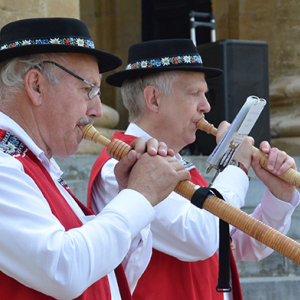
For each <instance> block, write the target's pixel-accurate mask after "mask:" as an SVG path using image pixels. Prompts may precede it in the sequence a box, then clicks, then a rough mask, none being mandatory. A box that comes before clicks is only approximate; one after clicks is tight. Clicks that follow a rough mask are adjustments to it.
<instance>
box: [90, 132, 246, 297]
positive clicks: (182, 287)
mask: <svg viewBox="0 0 300 300" xmlns="http://www.w3.org/2000/svg"><path fill="white" fill-rule="evenodd" d="M115 138H117V139H120V140H122V141H124V142H126V143H128V144H130V143H131V142H132V141H133V140H134V139H136V137H134V136H131V135H125V134H124V133H123V132H116V133H115V135H114V136H113V137H112V140H113V139H115ZM108 159H110V156H109V155H108V154H107V153H106V148H105V149H104V150H103V151H102V153H101V154H100V155H99V157H98V158H97V160H96V162H95V164H94V166H93V168H92V171H91V177H90V180H89V187H88V207H89V208H91V190H92V186H93V183H94V181H95V179H96V177H97V176H98V174H99V173H100V171H101V169H102V167H103V165H104V164H105V163H106V162H107V160H108ZM190 173H191V181H192V182H193V183H194V184H197V185H200V186H207V183H206V181H205V179H204V178H203V177H202V176H201V175H200V174H199V172H198V171H197V170H196V168H193V169H191V170H190ZM218 265H219V259H218V255H217V253H215V254H214V255H213V256H212V257H210V258H208V259H206V260H204V261H197V262H184V261H180V260H178V259H177V258H175V257H172V256H170V255H167V254H165V253H162V252H160V251H158V250H156V249H153V254H152V257H151V260H150V263H149V265H148V267H147V269H146V271H145V272H144V274H143V275H142V277H141V278H140V280H139V282H138V284H137V287H136V289H135V291H134V293H133V299H134V300H174V299H188V300H202V299H203V300H223V293H218V292H217V291H216V286H217V284H218ZM231 267H232V269H231V272H232V280H233V287H232V288H233V295H234V300H242V299H243V297H242V293H241V287H240V282H239V276H238V273H237V267H236V263H235V259H234V257H233V255H232V252H231ZM236 291H237V292H236Z"/></svg>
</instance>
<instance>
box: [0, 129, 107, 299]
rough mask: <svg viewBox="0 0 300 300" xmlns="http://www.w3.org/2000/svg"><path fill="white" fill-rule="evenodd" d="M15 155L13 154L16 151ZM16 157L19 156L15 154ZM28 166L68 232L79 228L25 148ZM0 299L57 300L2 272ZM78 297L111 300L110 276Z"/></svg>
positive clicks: (24, 160) (23, 159)
mask: <svg viewBox="0 0 300 300" xmlns="http://www.w3.org/2000/svg"><path fill="white" fill-rule="evenodd" d="M5 134H6V132H5V131H3V130H0V138H3V136H4V135H5ZM12 155H13V154H12ZM14 156H15V155H14ZM15 158H16V159H18V160H19V161H20V162H21V163H22V164H23V166H24V170H25V173H26V174H28V175H29V176H30V177H31V178H32V179H33V180H34V181H35V183H36V185H37V186H38V187H39V189H40V190H41V192H42V193H43V195H44V197H45V198H46V200H47V201H48V203H49V205H50V207H51V210H52V213H53V214H54V215H55V216H56V217H57V218H58V220H59V221H60V222H61V224H62V225H63V226H64V227H65V229H66V231H67V230H69V229H71V228H76V227H79V226H81V225H82V222H81V221H80V219H79V218H78V217H77V216H76V214H75V213H74V212H73V210H72V209H71V207H70V206H69V205H68V203H67V202H66V200H65V199H64V197H63V196H62V195H61V193H60V191H59V190H58V189H57V187H56V185H55V183H54V182H53V180H52V178H51V176H50V175H49V173H48V172H47V170H46V169H45V168H44V166H43V165H42V164H41V162H40V161H39V160H38V159H37V158H36V157H35V156H34V155H33V153H32V152H31V151H30V150H29V149H28V148H24V150H23V152H22V155H19V156H15ZM75 200H76V201H77V203H78V204H79V205H80V207H81V208H82V209H83V210H84V213H85V214H91V213H92V212H91V211H90V210H89V209H88V208H87V207H85V206H84V205H83V204H82V203H81V202H80V201H79V200H77V199H75ZM0 299H5V300H6V299H9V300H15V299H16V300H17V299H18V300H20V299H22V300H33V299H38V300H46V299H47V300H50V299H54V298H52V297H50V296H47V295H44V294H42V293H40V292H38V291H36V290H33V289H31V288H28V287H26V286H24V285H22V284H21V283H19V282H18V281H16V280H14V279H13V278H11V277H9V276H7V275H5V274H4V273H2V272H0ZM76 299H77V300H91V299H101V300H110V299H111V295H110V287H109V282H108V278H107V276H105V277H103V278H102V279H100V280H98V281H97V282H95V283H94V284H93V285H92V286H90V287H89V288H88V289H87V290H86V291H85V292H84V293H83V294H82V295H81V296H79V297H78V298H76Z"/></svg>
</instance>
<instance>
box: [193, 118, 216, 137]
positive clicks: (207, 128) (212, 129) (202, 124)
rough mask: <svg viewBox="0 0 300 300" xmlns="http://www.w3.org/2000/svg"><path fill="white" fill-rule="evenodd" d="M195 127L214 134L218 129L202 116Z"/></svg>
mask: <svg viewBox="0 0 300 300" xmlns="http://www.w3.org/2000/svg"><path fill="white" fill-rule="evenodd" d="M196 127H197V129H200V130H202V131H205V132H206V133H208V134H212V135H214V136H216V135H217V132H218V129H217V128H215V127H214V125H213V124H210V123H208V122H207V121H206V120H205V119H204V117H203V118H201V119H200V120H199V121H198V122H197V125H196Z"/></svg>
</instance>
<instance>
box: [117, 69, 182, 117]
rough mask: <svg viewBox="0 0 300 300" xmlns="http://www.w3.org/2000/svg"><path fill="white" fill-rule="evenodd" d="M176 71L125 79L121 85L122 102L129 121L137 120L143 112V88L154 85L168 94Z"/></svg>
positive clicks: (175, 76) (176, 74)
mask: <svg viewBox="0 0 300 300" xmlns="http://www.w3.org/2000/svg"><path fill="white" fill-rule="evenodd" d="M178 76H179V75H178V72H176V71H172V72H160V73H155V74H151V75H147V76H143V77H139V78H134V79H127V80H125V81H124V83H123V84H122V87H121V93H122V98H123V103H124V106H125V107H126V109H127V110H128V113H129V122H136V121H138V120H139V119H140V118H141V117H142V115H143V114H144V112H145V108H146V105H145V99H144V89H145V88H146V87H147V86H154V87H155V88H157V89H158V90H159V91H160V92H161V93H163V94H165V95H166V96H169V95H171V94H172V92H173V82H174V81H175V80H176V79H177V78H178Z"/></svg>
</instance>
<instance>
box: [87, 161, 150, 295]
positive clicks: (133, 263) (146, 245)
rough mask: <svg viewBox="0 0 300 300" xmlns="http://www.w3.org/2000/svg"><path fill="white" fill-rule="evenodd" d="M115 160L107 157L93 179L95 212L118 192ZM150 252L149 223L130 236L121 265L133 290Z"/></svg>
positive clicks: (93, 205) (100, 209) (102, 207)
mask: <svg viewBox="0 0 300 300" xmlns="http://www.w3.org/2000/svg"><path fill="white" fill-rule="evenodd" d="M116 164H117V160H115V159H113V158H112V159H109V160H108V161H107V162H106V163H105V164H104V166H103V168H102V169H101V173H100V174H99V175H98V176H97V178H96V179H95V182H94V184H93V187H92V192H91V202H92V207H93V209H94V211H95V212H101V211H102V210H103V209H104V208H105V207H106V206H107V205H108V203H109V202H110V199H112V198H114V197H115V196H116V195H117V194H118V193H119V186H118V183H117V181H116V177H115V174H114V168H115V165H116ZM151 254H152V233H151V231H150V224H149V225H147V226H146V227H144V228H143V229H141V230H140V231H139V232H138V233H137V234H136V236H134V237H132V239H131V244H130V246H129V250H128V252H127V255H126V257H125V259H124V260H123V266H124V270H125V274H126V277H127V281H128V284H129V288H130V290H131V292H133V291H134V289H135V287H136V284H137V282H138V280H139V278H140V277H141V276H142V274H143V273H144V271H145V270H146V268H147V266H148V264H149V261H150V258H151Z"/></svg>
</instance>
